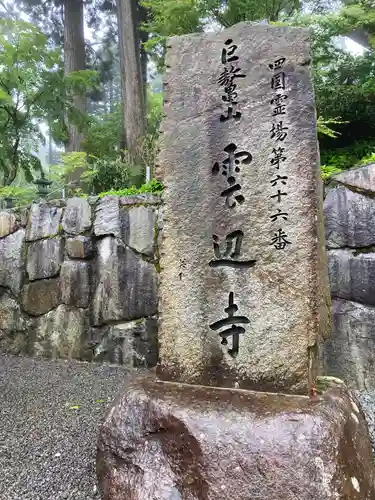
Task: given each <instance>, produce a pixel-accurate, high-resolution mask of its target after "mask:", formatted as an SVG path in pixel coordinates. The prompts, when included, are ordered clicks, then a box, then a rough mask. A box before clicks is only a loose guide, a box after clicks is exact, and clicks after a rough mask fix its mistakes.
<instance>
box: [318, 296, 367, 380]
mask: <svg viewBox="0 0 375 500" xmlns="http://www.w3.org/2000/svg"><path fill="white" fill-rule="evenodd" d="M332 317H333V332H332V337H331V338H329V339H328V340H327V341H326V342H325V344H324V346H323V363H324V372H325V373H329V374H330V375H334V376H335V377H339V378H342V379H344V380H345V382H346V383H347V385H348V386H349V387H350V388H352V389H366V388H370V387H374V386H375V373H374V370H373V367H374V365H375V307H373V306H368V305H365V304H359V303H357V302H351V301H348V300H342V299H334V300H333V303H332Z"/></svg>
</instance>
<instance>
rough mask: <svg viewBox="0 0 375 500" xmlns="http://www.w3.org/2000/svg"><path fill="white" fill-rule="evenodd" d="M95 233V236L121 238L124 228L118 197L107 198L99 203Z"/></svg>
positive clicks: (96, 211) (96, 212)
mask: <svg viewBox="0 0 375 500" xmlns="http://www.w3.org/2000/svg"><path fill="white" fill-rule="evenodd" d="M94 233H95V236H107V235H112V236H115V237H116V238H120V237H121V234H122V227H121V217H120V207H119V198H118V197H117V196H105V197H104V198H102V199H100V200H99V201H98V203H97V205H96V209H95V221H94Z"/></svg>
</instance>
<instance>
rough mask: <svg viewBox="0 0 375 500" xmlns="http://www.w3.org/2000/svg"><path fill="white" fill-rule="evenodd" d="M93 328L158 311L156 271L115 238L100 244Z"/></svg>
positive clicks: (149, 314)
mask: <svg viewBox="0 0 375 500" xmlns="http://www.w3.org/2000/svg"><path fill="white" fill-rule="evenodd" d="M96 266H97V273H96V289H95V294H94V300H93V325H94V326H100V325H103V324H105V323H108V322H111V321H118V320H124V321H128V320H132V319H139V318H144V317H147V316H152V315H154V314H156V311H157V289H156V280H157V275H156V270H155V267H154V265H153V264H151V263H149V262H147V261H145V260H144V259H142V258H141V257H140V256H138V255H137V254H135V253H134V252H133V251H132V250H131V249H130V248H128V247H126V246H125V244H124V243H122V242H121V241H120V240H118V239H116V238H113V237H111V236H108V237H105V238H103V239H101V240H100V241H99V242H98V257H97V262H96Z"/></svg>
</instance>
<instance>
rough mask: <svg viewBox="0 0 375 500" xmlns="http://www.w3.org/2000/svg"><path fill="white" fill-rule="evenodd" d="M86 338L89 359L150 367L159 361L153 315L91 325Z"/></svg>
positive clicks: (155, 324) (155, 321)
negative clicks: (98, 325) (103, 324)
mask: <svg viewBox="0 0 375 500" xmlns="http://www.w3.org/2000/svg"><path fill="white" fill-rule="evenodd" d="M89 338H90V341H89V343H88V347H89V351H88V352H89V353H91V356H92V357H91V356H90V355H89V360H91V359H92V360H94V361H100V362H102V361H105V362H109V363H116V364H118V365H125V366H128V367H129V368H133V367H136V368H141V367H144V368H152V367H154V366H156V363H157V361H158V345H157V319H156V318H143V319H141V320H135V321H129V322H127V323H120V324H116V325H112V326H104V327H99V328H91V329H90V334H89Z"/></svg>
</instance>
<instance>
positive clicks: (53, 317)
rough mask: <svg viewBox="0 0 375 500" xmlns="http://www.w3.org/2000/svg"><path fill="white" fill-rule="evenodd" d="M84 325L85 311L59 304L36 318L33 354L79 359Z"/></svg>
mask: <svg viewBox="0 0 375 500" xmlns="http://www.w3.org/2000/svg"><path fill="white" fill-rule="evenodd" d="M85 326H86V313H85V311H83V310H81V309H75V308H70V307H67V306H65V305H61V306H59V307H58V308H57V309H55V310H54V311H51V312H49V313H47V314H45V315H44V316H42V317H40V318H38V319H37V320H36V325H35V342H34V346H33V352H34V354H35V355H36V356H46V357H53V358H76V359H80V353H81V346H82V343H83V339H84V332H85Z"/></svg>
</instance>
